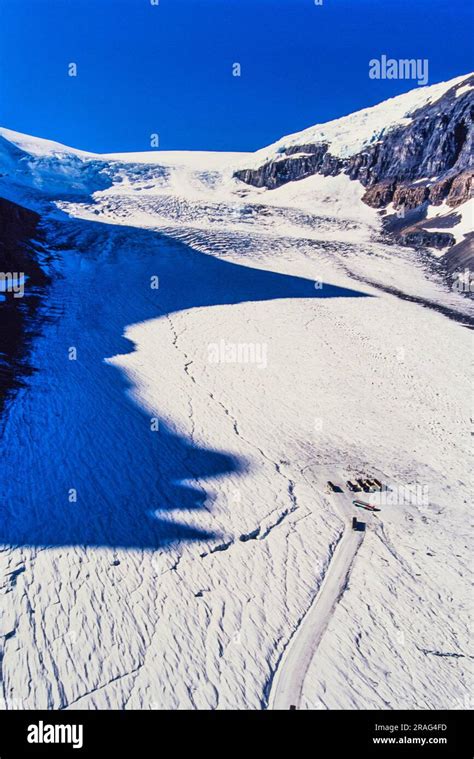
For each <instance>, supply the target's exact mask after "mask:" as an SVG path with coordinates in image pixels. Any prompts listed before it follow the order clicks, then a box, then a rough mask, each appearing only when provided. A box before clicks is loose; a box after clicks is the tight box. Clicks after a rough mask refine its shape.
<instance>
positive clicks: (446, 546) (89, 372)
mask: <svg viewBox="0 0 474 759" xmlns="http://www.w3.org/2000/svg"><path fill="white" fill-rule="evenodd" d="M460 81H462V80H461V79H457V80H454V82H452V83H447V84H446V85H444V86H442V85H437V88H438V89H437V90H436V92H433V91H432V92H431V94H430V93H428V94H427V93H426V91H424V90H417V91H416V93H410V94H409V95H408V96H402V98H403V97H404V98H405V99H406V100H405V106H403V102H402V105H400V102H398V103H394V102H393V101H389V102H388V104H386V106H385V111H384V104H382V105H381V106H377V107H376V108H375V109H369V110H367V111H365V112H363V116H357V115H356V116H354V117H352V122H353V127H352V128H351V120H350V119H351V117H347V118H346V119H345V120H341V121H342V122H343V123H342V126H341V124H340V125H339V127H340V128H338V127H337V124H335V122H334V123H333V124H332V126H331V127H330V128H329V127H328V128H326V130H324V129H323V128H316V127H315V128H313V130H312V132H311V135H313V137H314V134H316V135H319V134H320V133H323V136H327V135H334V139H335V140H336V141H337V146H338V150H339V151H340V153H341V154H348V153H350V151H351V150H352V148H353V144H355V143H357V145H358V146H359V142H361V141H362V140H363V139H364V138H365V136H367V139H369V140H370V142H371V143H373V142H374V140H375V141H377V139H382V137H381V135H382V134H383V133H384V129H385V130H386V129H387V128H392V126H393V122H394V120H396V121H397V124H398V123H399V122H400V120H401V121H402V123H403V119H406V118H407V117H406V113H405V112H406V111H407V109H412V110H414V109H416V108H422V107H423V106H425V105H426V104H427V103H429V104H430V105H431V104H432V103H433V102H436V98H437V97H441V96H442V95H443V94H444V93H445V92H446V91H447V90H448V89H449V87H453V86H456V87H458V85H459V82H460ZM427 89H432V88H427ZM400 100H401V99H400ZM371 112H372V114H373V117H372V121H371ZM361 123H362V124H363V126H364V130H365V131H364V132H363V134H362V133H361V132H360V125H361ZM346 135H348V136H347V145H346V148H344V146H343V145H342V144H341V140H343V139H346ZM289 142H290V143H291V144H292V141H291V140H290V141H289ZM278 145H279V143H278V144H277V146H276V147H275V148H272V149H270V148H268V149H266V152H265V153H264V158H265V160H266V159H267V158H268V156H269V155H275V154H276V155H278ZM351 146H352V147H351ZM359 147H360V146H359ZM260 164H261V156H259V155H256V156H254V155H249V154H235V153H233V154H224V153H193V152H177V153H166V152H160V151H155V152H152V153H143V154H116V155H92V154H89V153H85V152H83V151H77V150H73V149H70V148H67V147H64V146H62V145H59V144H57V143H52V142H49V141H46V140H41V139H39V138H32V137H27V136H25V135H19V134H16V133H13V132H10V131H8V130H6V129H5V130H1V131H0V174H1V176H0V196H2V197H3V198H6V199H7V200H8V201H10V202H11V203H14V204H18V205H19V206H21V207H22V208H26V209H30V210H31V211H33V212H35V213H36V214H39V218H40V222H39V225H38V231H37V235H36V238H35V239H34V240H32V241H31V245H32V250H34V251H35V255H37V256H38V260H39V262H40V264H41V266H42V267H43V268H44V270H45V271H47V274H48V280H49V284H48V286H47V287H46V288H45V290H44V293H42V296H41V299H40V303H39V305H38V307H37V309H36V311H35V314H34V320H35V321H34V323H35V324H36V327H35V334H34V336H33V338H32V340H31V345H30V348H29V350H28V355H27V358H26V363H27V364H28V367H29V372H28V375H27V377H26V378H25V380H24V382H23V383H22V386H21V387H19V388H16V390H15V392H14V393H13V394H11V395H9V397H8V401H7V403H6V406H5V409H4V411H3V419H2V426H1V437H0V445H1V481H2V495H1V505H2V518H1V523H0V524H1V527H0V529H1V535H0V544H1V546H2V550H1V552H0V562H1V564H0V572H1V574H0V577H1V583H2V586H1V593H2V614H1V616H0V641H1V643H0V645H1V655H0V662H1V664H0V667H1V682H2V688H3V692H2V703H3V706H4V707H5V708H50V709H59V708H60V709H104V708H119V709H122V708H130V709H132V708H140V709H170V708H172V709H175V708H179V709H188V708H191V709H215V708H218V709H231V708H236V709H262V708H268V707H270V708H272V707H274V708H278V706H279V705H280V706H281V705H282V704H283V705H284V706H285V708H286V701H288V700H289V701H298V704H297V705H298V706H300V707H301V708H308V709H326V708H331V709H332V708H355V709H360V708H377V709H378V708H380V709H393V708H440V709H441V708H456V707H458V708H466V705H469V703H470V701H471V699H472V696H471V694H472V671H470V665H471V663H472V652H471V651H470V650H469V607H470V603H469V598H470V595H469V582H468V581H469V546H470V536H469V526H468V516H469V515H468V507H469V498H470V487H469V471H470V448H469V440H470V435H471V429H470V419H469V417H470V412H471V403H470V400H471V378H470V374H469V371H470V369H469V359H470V355H471V350H472V340H471V336H470V331H469V329H468V327H469V326H472V323H473V315H472V308H471V302H470V300H469V299H468V298H466V297H465V295H464V294H463V293H460V292H458V291H457V290H456V289H455V288H452V287H450V286H449V283H448V284H447V283H446V280H445V279H444V278H443V276H442V274H441V272H440V271H439V268H437V265H436V264H437V262H438V258H437V257H434V258H432V257H430V255H429V251H428V252H427V250H426V249H424V250H423V251H419V250H416V249H413V248H410V247H407V246H405V245H404V246H402V245H398V244H396V242H395V243H394V241H393V240H391V239H388V236H387V234H386V231H385V229H384V228H383V226H382V221H383V216H381V215H380V213H379V212H378V210H377V209H375V208H373V207H370V206H368V205H366V204H365V203H363V202H362V197H363V195H364V187H363V186H362V185H361V184H360V183H359V182H358V181H354V180H351V178H350V177H349V176H347V174H344V173H338V174H337V175H334V176H322V175H320V174H314V175H312V176H306V177H305V178H302V179H300V180H296V181H290V182H288V183H286V184H284V185H282V186H279V187H276V188H275V189H267V188H265V187H256V186H252V185H251V184H248V183H245V182H243V181H241V180H240V179H239V178H238V176H239V175H240V174H239V173H240V172H241V171H242V170H245V169H248V167H252V166H259V165H260ZM434 209H435V210H434V211H433V207H432V208H431V210H430V212H429V213H430V215H431V216H433V214H436V207H434ZM441 209H442V211H443V213H445V212H446V208H445V207H444V206H443V207H441ZM467 209H468V204H467V203H466V205H465V206H464V205H462V206H461V211H460V212H459V213H460V215H461V216H462V218H463V219H464V221H463V223H462V224H461V221H459V219H458V222H457V223H458V224H459V229H458V233H459V234H460V236H461V237H464V236H465V235H466V234H467V233H468V231H469V230H468V227H469V225H468V224H467V225H466V219H467V218H468V216H467V214H468V210H467ZM389 210H390V209H389ZM448 210H449V209H448ZM459 230H462V234H461V232H460V231H459ZM32 255H33V253H32ZM438 255H439V254H438ZM28 297H29V294H28V283H27V286H26V295H25V300H27V299H28ZM0 308H2V304H0ZM0 318H1V311H0ZM364 476H367V477H375V478H377V479H378V480H380V481H381V482H383V483H384V484H386V486H387V487H388V488H389V490H388V491H386V493H385V499H383V498H382V503H381V505H380V511H379V512H376V513H373V514H367V515H366V521H367V528H366V531H365V533H364V535H363V536H362V535H357V536H356V535H355V533H354V536H352V534H351V518H352V517H353V516H354V515H355V516H358V517H361V515H362V513H361V512H357V513H355V512H356V509H355V508H354V507H353V505H352V497H353V496H352V495H351V493H350V492H348V489H347V486H346V481H347V480H351V481H354V480H355V479H356V478H358V477H364ZM328 480H330V481H332V482H335V483H338V484H339V485H341V487H342V489H343V491H344V492H343V493H329V492H328V491H327V488H326V483H327V481H328ZM407 492H410V493H412V494H414V497H413V498H411V499H410V498H408V497H406V493H407ZM362 495H364V494H362ZM374 495H375V494H372V495H371V496H370V497H373V496H374ZM382 495H383V494H379V496H382ZM390 496H392V497H390ZM310 615H311V616H310ZM290 686H291V687H290ZM285 699H286V701H285ZM471 705H472V704H471Z"/></svg>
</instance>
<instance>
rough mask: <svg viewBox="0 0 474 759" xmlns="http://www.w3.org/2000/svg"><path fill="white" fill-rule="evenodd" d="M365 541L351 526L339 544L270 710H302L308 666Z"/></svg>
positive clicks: (284, 663) (282, 668) (279, 676)
mask: <svg viewBox="0 0 474 759" xmlns="http://www.w3.org/2000/svg"><path fill="white" fill-rule="evenodd" d="M363 538H364V533H363V532H355V531H354V530H352V529H351V527H350V526H349V524H347V525H346V527H345V530H344V533H343V536H342V538H341V539H340V541H339V542H338V544H337V546H336V548H335V550H334V554H333V556H332V558H331V561H330V564H329V568H328V570H327V572H326V574H325V576H324V579H323V582H322V584H321V587H320V590H319V592H318V594H317V596H316V598H315V599H314V601H313V603H312V605H311V606H310V608H309V610H308V612H307V613H306V614H305V616H304V617H303V619H302V621H301V622H300V624H299V625H298V627H297V629H296V631H295V632H294V634H293V636H292V638H291V639H290V642H289V644H288V645H287V647H286V649H285V651H284V653H283V655H282V658H281V660H280V665H279V667H278V669H277V671H276V674H275V676H274V678H273V682H272V685H271V691H270V697H269V704H268V708H270V709H277V710H283V709H289V708H290V706H295V707H296V708H298V707H299V704H300V701H301V696H302V692H303V686H304V681H305V678H306V674H307V672H308V669H309V666H310V664H311V662H312V660H313V658H314V656H315V655H316V652H317V650H318V646H319V644H320V643H321V640H322V638H323V636H324V633H325V632H326V629H327V627H328V625H329V622H330V620H331V617H332V614H333V612H334V609H335V607H336V605H337V603H338V602H339V600H340V598H341V597H342V595H343V593H344V591H345V589H346V587H347V583H348V579H349V575H350V571H351V568H352V564H353V562H354V559H355V557H356V554H357V551H358V550H359V548H360V545H361V543H362V540H363Z"/></svg>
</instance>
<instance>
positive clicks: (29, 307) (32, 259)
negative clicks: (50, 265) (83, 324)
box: [0, 198, 49, 409]
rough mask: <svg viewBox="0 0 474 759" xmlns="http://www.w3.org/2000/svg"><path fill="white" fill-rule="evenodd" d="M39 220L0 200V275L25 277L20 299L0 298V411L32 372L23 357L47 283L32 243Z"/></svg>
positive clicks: (9, 296)
mask: <svg viewBox="0 0 474 759" xmlns="http://www.w3.org/2000/svg"><path fill="white" fill-rule="evenodd" d="M39 221H40V217H39V216H38V214H36V213H35V212H34V211H30V210H28V209H26V208H23V207H22V206H19V205H17V204H16V203H12V202H10V201H8V200H5V199H4V198H0V225H1V228H2V235H1V239H0V273H1V274H2V275H6V274H7V273H9V274H12V273H14V274H15V275H20V274H23V275H25V276H26V282H25V286H24V295H23V296H22V297H14V295H13V294H12V293H10V292H6V293H2V297H1V298H0V322H1V329H0V409H1V407H2V406H3V404H4V402H5V400H6V398H7V397H8V395H9V393H10V392H11V390H13V389H14V388H15V387H19V386H20V385H21V384H22V379H21V378H22V376H23V375H25V374H26V373H28V372H30V371H31V368H29V367H28V366H27V363H26V362H25V358H26V356H27V353H28V346H29V342H30V338H31V337H32V333H31V324H32V317H33V316H34V315H35V313H36V311H37V309H38V306H39V304H40V303H41V298H42V294H43V291H44V288H45V287H46V286H47V284H48V282H49V278H48V276H47V275H46V274H45V272H44V271H43V269H42V267H41V266H40V264H39V263H38V260H37V252H36V249H35V245H34V244H32V242H31V240H32V239H35V240H40V239H41V232H40V231H39V230H38V224H39Z"/></svg>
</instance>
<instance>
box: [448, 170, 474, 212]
mask: <svg viewBox="0 0 474 759" xmlns="http://www.w3.org/2000/svg"><path fill="white" fill-rule="evenodd" d="M473 176H474V172H472V171H464V172H463V173H462V174H458V176H457V177H454V179H453V181H452V183H451V188H450V190H449V195H448V197H447V198H446V203H447V204H448V206H459V205H461V203H465V202H466V200H469V198H470V197H472V178H473Z"/></svg>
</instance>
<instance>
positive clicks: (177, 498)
mask: <svg viewBox="0 0 474 759" xmlns="http://www.w3.org/2000/svg"><path fill="white" fill-rule="evenodd" d="M47 236H48V243H49V245H50V246H51V248H54V249H55V250H56V251H57V252H58V256H59V259H60V263H59V267H58V268H59V271H60V275H59V276H58V277H57V278H56V281H55V283H54V284H53V286H52V289H51V292H50V301H51V309H52V311H53V310H54V311H55V313H58V311H59V312H61V316H53V317H52V323H50V324H48V325H47V326H46V328H45V330H44V334H43V335H42V336H41V337H40V338H38V340H37V343H36V346H35V352H34V354H33V361H34V363H35V365H36V367H37V369H38V371H37V372H36V373H35V375H34V376H33V377H32V379H31V382H30V383H29V387H27V388H26V390H22V391H20V392H19V394H18V396H17V397H16V399H15V401H14V403H13V405H12V407H11V409H10V412H9V414H8V416H7V417H6V420H5V426H4V430H3V434H2V437H1V439H0V442H1V445H2V449H3V450H2V469H3V473H2V477H1V480H2V483H3V485H2V489H3V497H2V502H3V508H2V523H1V524H2V526H1V532H0V543H2V544H8V545H34V546H66V545H85V546H91V545H93V546H109V547H129V548H132V547H133V548H143V549H160V548H165V547H166V546H169V545H170V544H172V543H175V542H176V541H182V540H188V541H193V540H208V539H211V538H213V537H216V536H217V534H216V533H217V531H214V530H212V529H210V530H209V531H206V530H203V529H198V528H197V527H195V526H193V525H192V523H191V522H192V519H191V515H192V514H193V513H195V510H197V509H201V510H202V509H205V508H209V509H210V510H212V503H210V499H209V498H208V495H207V494H206V490H205V487H204V485H203V484H202V481H203V480H206V479H208V478H213V477H220V476H222V475H232V474H235V475H239V474H240V473H242V472H244V471H245V470H246V468H247V466H248V464H247V462H245V461H242V460H238V459H237V458H236V457H235V456H231V455H229V454H228V453H226V452H225V451H217V450H211V449H208V448H204V447H201V446H198V445H196V444H195V443H194V442H193V441H192V440H190V439H185V438H184V437H182V436H180V435H179V434H177V433H176V432H175V431H173V429H171V428H170V426H169V425H166V424H165V423H164V422H163V421H160V428H159V432H152V431H151V429H150V414H149V413H147V412H146V411H145V410H144V409H142V408H140V407H139V406H138V405H137V404H136V403H135V401H134V400H133V398H132V397H131V394H130V393H129V392H127V391H129V390H130V384H129V383H128V381H127V379H126V377H125V376H124V373H123V372H122V371H121V370H119V369H117V368H115V367H114V366H112V365H110V364H108V363H106V362H105V360H104V359H106V358H110V357H112V356H115V355H117V354H124V353H127V352H130V351H132V350H134V345H133V343H131V342H130V341H129V340H127V339H126V338H125V337H123V333H124V330H125V328H126V327H127V326H128V325H131V324H135V323H137V322H141V321H145V320H148V319H152V318H157V317H160V316H162V317H164V316H166V315H170V314H173V313H174V312H177V311H182V310H185V309H191V308H197V307H209V306H214V305H224V304H226V305H230V304H236V303H243V302H246V301H265V300H274V299H278V298H345V297H359V296H362V295H365V294H364V293H361V292H358V291H356V290H349V289H344V288H340V287H336V286H333V285H324V287H323V288H322V289H320V290H318V289H315V287H314V283H313V281H311V280H307V279H304V278H301V277H293V276H288V275H284V274H278V273H276V272H272V271H265V270H263V269H255V268H251V267H248V266H243V265H238V264H234V263H230V262H227V261H225V260H222V259H218V258H214V257H213V256H210V255H206V254H204V253H201V252H198V251H196V250H193V249H192V248H190V247H188V246H187V245H185V244H183V243H180V242H177V241H175V240H170V239H169V238H167V237H166V236H164V235H161V234H157V233H156V232H152V231H148V230H140V229H136V228H129V227H120V226H114V225H107V224H102V223H99V222H88V221H77V220H74V221H71V220H68V221H67V222H59V221H55V222H49V223H48V228H47ZM152 276H158V277H159V282H160V287H159V289H158V290H152V289H151V288H150V278H151V277H152ZM53 307H54V308H53ZM70 347H75V348H76V349H77V360H75V361H70V360H69V358H68V350H69V348H70ZM155 358H156V362H157V364H158V362H160V353H159V345H157V352H156V357H155ZM175 391H176V393H179V392H180V388H179V387H176V389H175ZM190 482H191V483H192V484H189V483H190ZM73 490H75V491H76V493H77V500H76V501H74V500H73V501H72V502H71V501H70V496H71V493H72V491H73ZM72 497H73V498H74V495H73V496H72ZM233 508H238V505H233ZM178 510H179V511H180V512H181V513H182V515H183V517H182V521H181V522H180V521H178V520H177V519H176V512H177V511H178ZM185 514H186V515H187V516H184V515H185ZM187 519H188V520H189V522H190V524H187V523H186V521H187ZM201 521H203V520H201ZM204 521H207V522H208V523H209V524H212V517H211V514H209V519H208V520H204Z"/></svg>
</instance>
